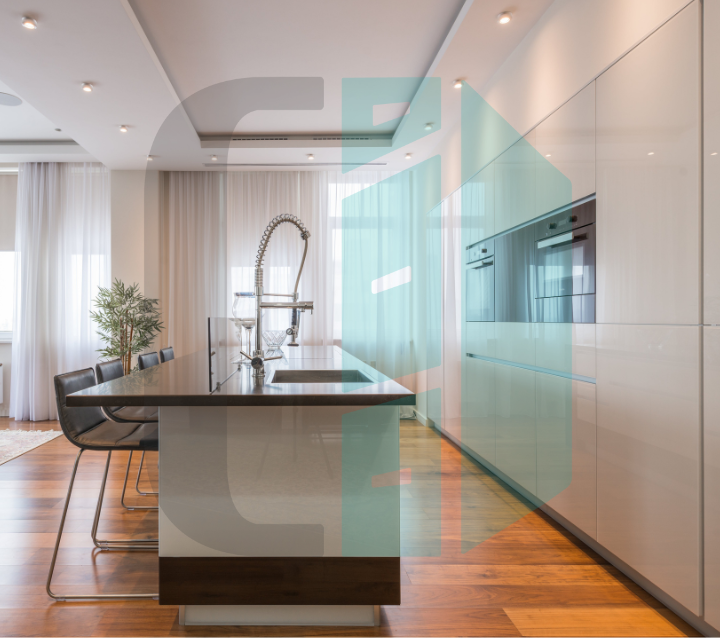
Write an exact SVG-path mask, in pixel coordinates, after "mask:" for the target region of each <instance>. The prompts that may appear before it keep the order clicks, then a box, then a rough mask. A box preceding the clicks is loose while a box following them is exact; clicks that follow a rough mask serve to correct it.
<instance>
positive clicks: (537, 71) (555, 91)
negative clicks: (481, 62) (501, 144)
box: [436, 0, 689, 197]
mask: <svg viewBox="0 0 720 638" xmlns="http://www.w3.org/2000/svg"><path fill="white" fill-rule="evenodd" d="M687 4H689V2H688V0H556V1H555V2H554V3H553V4H552V5H551V6H550V8H549V9H548V10H547V11H546V13H545V14H544V15H543V16H542V18H541V19H540V20H539V21H538V23H537V24H536V25H535V26H534V27H533V28H532V29H531V30H530V32H529V33H528V35H527V36H526V37H525V38H524V40H523V41H522V42H521V44H520V45H519V46H518V47H517V48H516V49H515V50H514V51H513V53H512V54H511V55H510V56H509V57H508V58H507V59H506V60H505V62H504V63H503V64H502V65H501V66H500V68H499V69H498V70H497V71H496V73H495V74H494V75H493V77H492V78H491V79H490V80H489V81H488V82H487V83H486V84H485V86H482V87H478V86H473V87H472V88H473V89H475V90H476V91H478V92H479V93H480V95H481V96H482V97H483V98H484V99H485V100H487V102H488V103H489V104H490V105H491V106H492V107H493V108H494V109H495V110H496V111H497V112H498V113H499V114H500V115H501V116H502V117H503V118H505V119H506V120H507V121H508V123H509V124H510V125H511V126H513V127H514V128H515V129H516V130H517V131H518V132H519V133H521V134H524V133H525V132H527V131H528V130H530V129H531V128H532V127H533V126H535V125H536V124H537V123H538V122H540V121H541V120H543V119H544V118H545V117H547V116H548V115H549V114H550V113H551V112H552V111H554V110H555V109H557V108H558V107H559V106H560V105H561V104H563V103H564V102H565V101H567V100H568V99H569V98H571V97H572V96H573V95H574V94H575V93H577V92H578V91H580V89H582V88H583V87H584V86H585V85H586V84H588V82H590V81H591V80H593V79H594V78H595V77H597V76H598V75H599V74H600V73H601V72H602V71H603V70H605V69H607V68H608V67H609V66H610V65H611V64H613V63H614V62H615V61H616V60H617V59H618V58H620V57H621V56H622V55H623V54H624V53H626V52H627V51H628V50H629V49H631V48H632V47H633V46H635V45H636V44H637V43H638V42H640V41H641V40H642V39H643V38H645V37H646V36H647V35H648V34H650V33H651V32H652V31H654V30H655V29H656V28H657V27H659V26H660V25H661V24H663V23H664V22H665V21H666V20H668V19H669V18H671V17H672V16H673V15H674V14H676V13H677V12H678V11H679V10H680V9H682V8H683V7H684V6H686V5H687ZM452 46H453V45H452V43H451V44H450V47H449V49H448V50H449V52H452ZM479 47H480V44H478V48H479ZM469 53H471V52H468V53H466V55H465V56H463V57H466V58H467V59H472V58H471V56H470V55H469ZM474 59H477V57H475V58H474ZM441 68H442V70H443V75H445V73H449V74H450V75H452V74H455V75H454V77H466V76H472V75H474V72H473V70H472V69H462V68H455V66H454V67H453V68H452V69H445V68H443V67H442V65H441ZM450 75H448V76H447V77H443V81H447V82H450V81H451V80H452V78H451V77H450ZM446 107H449V108H451V109H455V110H458V109H459V107H460V104H459V101H456V102H454V103H452V104H445V103H444V104H443V108H444V109H445V110H444V112H443V123H445V122H446V121H447V122H451V123H452V124H451V125H450V127H449V128H448V130H447V132H446V133H445V135H444V136H442V135H441V137H440V141H439V143H438V145H437V147H436V152H437V153H440V154H441V156H442V167H443V175H442V196H443V197H446V196H447V195H449V194H450V193H451V192H452V191H453V190H455V189H456V188H458V187H459V186H460V179H461V173H460V148H461V144H460V121H459V120H460V118H459V116H458V114H457V113H452V112H448V110H447V108H446Z"/></svg>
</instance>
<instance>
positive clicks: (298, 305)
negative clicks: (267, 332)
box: [251, 214, 313, 378]
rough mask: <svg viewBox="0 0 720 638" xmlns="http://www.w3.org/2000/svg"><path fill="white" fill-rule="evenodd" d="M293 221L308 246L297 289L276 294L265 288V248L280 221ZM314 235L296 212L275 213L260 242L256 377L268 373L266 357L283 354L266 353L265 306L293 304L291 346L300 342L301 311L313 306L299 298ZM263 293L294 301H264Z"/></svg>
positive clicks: (290, 222)
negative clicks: (266, 354)
mask: <svg viewBox="0 0 720 638" xmlns="http://www.w3.org/2000/svg"><path fill="white" fill-rule="evenodd" d="M284 223H288V224H293V225H295V226H297V229H298V230H299V231H300V237H301V239H302V240H303V241H304V242H305V248H304V250H303V256H302V261H301V262H300V269H299V270H298V275H297V279H296V280H295V289H294V290H293V293H292V294H291V295H290V294H276V293H266V292H264V290H263V268H262V265H263V259H265V251H266V250H267V247H268V242H269V241H270V237H271V236H272V234H273V232H274V231H275V229H276V228H277V227H278V226H279V225H280V224H284ZM309 237H310V231H308V229H307V228H305V224H303V223H302V221H300V219H298V218H297V217H295V215H288V214H284V215H278V216H277V217H274V218H273V219H272V220H271V222H270V223H269V224H268V225H267V228H265V231H264V232H263V235H262V238H261V239H260V245H259V246H258V251H257V256H256V258H255V350H253V352H252V358H251V365H252V369H253V377H256V378H257V377H264V376H265V361H270V360H272V359H280V357H265V352H264V351H263V349H262V332H263V331H262V313H263V310H264V309H269V308H289V309H291V310H292V321H291V325H290V328H288V329H287V331H286V332H287V334H288V335H290V343H289V344H288V345H290V346H297V345H298V343H297V341H296V340H297V336H298V332H299V330H300V313H301V312H305V311H306V310H310V311H311V312H312V310H313V302H312V301H298V285H299V284H300V275H302V270H303V266H304V265H305V257H307V250H308V238H309ZM263 295H265V296H269V297H292V302H284V301H280V302H267V301H263V299H262V298H263Z"/></svg>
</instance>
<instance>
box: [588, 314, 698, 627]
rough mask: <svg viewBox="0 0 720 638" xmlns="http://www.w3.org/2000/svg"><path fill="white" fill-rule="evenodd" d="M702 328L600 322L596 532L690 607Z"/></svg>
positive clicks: (693, 598) (694, 600)
mask: <svg viewBox="0 0 720 638" xmlns="http://www.w3.org/2000/svg"><path fill="white" fill-rule="evenodd" d="M700 330H701V328H700V327H698V326H642V325H618V324H613V325H608V324H598V325H597V326H596V334H597V453H598V460H597V463H598V466H597V490H598V491H597V494H598V496H597V498H598V502H597V508H598V519H597V525H598V528H597V532H598V533H597V540H598V542H599V543H601V544H602V545H603V546H604V547H606V548H607V549H608V550H610V551H611V552H612V553H613V554H615V556H617V557H618V558H620V559H621V560H623V561H624V562H625V563H627V564H628V565H630V567H632V568H633V569H635V570H637V571H638V572H639V573H640V574H642V575H643V576H644V577H645V578H647V579H648V580H650V581H651V582H652V583H654V584H655V585H656V586H658V587H659V588H660V589H662V590H663V591H665V592H666V593H667V594H669V595H670V596H672V597H673V598H674V599H675V600H677V601H678V602H679V603H681V604H682V605H684V606H685V607H687V608H688V609H689V610H691V611H692V612H693V613H695V614H697V613H698V612H699V603H700V599H699V596H700V592H699V576H700V565H699V560H700V553H699V538H700V527H699V521H700V471H699V468H700Z"/></svg>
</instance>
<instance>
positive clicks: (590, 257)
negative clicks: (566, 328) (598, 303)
mask: <svg viewBox="0 0 720 638" xmlns="http://www.w3.org/2000/svg"><path fill="white" fill-rule="evenodd" d="M535 257H536V274H537V280H536V282H537V287H536V300H537V303H536V309H537V318H538V321H541V322H556V321H560V322H574V323H592V322H594V321H595V298H594V295H595V224H590V225H588V226H583V227H582V228H576V229H573V230H571V231H568V232H566V233H562V234H560V235H555V236H554V237H547V238H544V239H540V240H539V241H537V242H536V244H535ZM581 295H587V298H585V299H572V300H571V299H570V297H579V296H581ZM591 315H592V316H591Z"/></svg>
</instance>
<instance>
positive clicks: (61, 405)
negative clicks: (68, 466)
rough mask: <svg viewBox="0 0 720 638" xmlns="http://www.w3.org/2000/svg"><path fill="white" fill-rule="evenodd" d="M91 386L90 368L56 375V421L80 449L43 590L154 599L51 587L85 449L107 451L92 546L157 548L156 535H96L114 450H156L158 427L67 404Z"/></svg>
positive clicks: (74, 597)
mask: <svg viewBox="0 0 720 638" xmlns="http://www.w3.org/2000/svg"><path fill="white" fill-rule="evenodd" d="M94 385H95V373H94V372H93V370H92V368H87V369H85V370H78V371H76V372H68V373H66V374H59V375H58V376H56V377H55V398H56V401H57V410H58V420H59V421H60V426H61V427H62V431H63V434H64V435H65V437H66V438H67V439H68V441H70V442H71V443H72V444H73V445H75V446H76V447H78V448H80V450H79V451H78V454H77V456H76V457H75V465H74V466H73V470H72V474H71V475H70V485H69V486H68V492H67V496H66V498H65V506H64V508H63V512H62V517H61V518H60V527H59V529H58V534H57V539H56V541H55V549H54V550H53V555H52V560H51V562H50V571H49V572H48V579H47V584H46V587H45V589H46V591H47V593H48V595H49V596H50V597H51V598H54V599H56V600H80V599H99V600H107V599H121V598H157V597H158V594H157V593H153V594H134V593H127V594H87V595H83V594H73V595H64V594H55V593H53V591H52V590H51V588H50V585H51V583H52V577H53V572H54V571H55V562H56V561H57V555H58V549H59V548H60V540H61V538H62V533H63V528H64V527H65V518H66V517H67V511H68V506H69V505H70V497H71V496H72V491H73V485H74V483H75V476H76V474H77V469H78V465H79V464H80V457H81V456H82V454H83V452H85V451H86V450H87V451H98V452H107V453H108V456H107V462H106V463H105V472H104V474H103V479H102V484H101V486H100V494H99V495H98V502H97V507H96V508H95V518H94V520H93V526H92V532H91V537H92V539H93V543H94V545H95V547H97V548H99V549H101V550H156V549H157V548H158V540H159V539H157V538H124V539H112V540H109V539H108V540H99V539H98V538H97V530H98V524H99V522H100V512H101V510H102V503H103V497H104V495H105V485H106V483H107V477H108V470H109V468H110V458H111V457H112V453H113V452H114V451H116V450H117V451H130V452H132V451H133V450H143V451H147V450H157V449H158V431H157V428H158V426H157V423H117V422H113V421H108V420H107V419H106V418H105V416H104V414H103V412H102V410H101V409H100V408H96V407H82V408H69V407H67V404H66V403H67V401H66V400H67V395H68V394H72V393H73V392H79V391H80V390H84V389H86V388H91V387H93V386H94Z"/></svg>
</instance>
